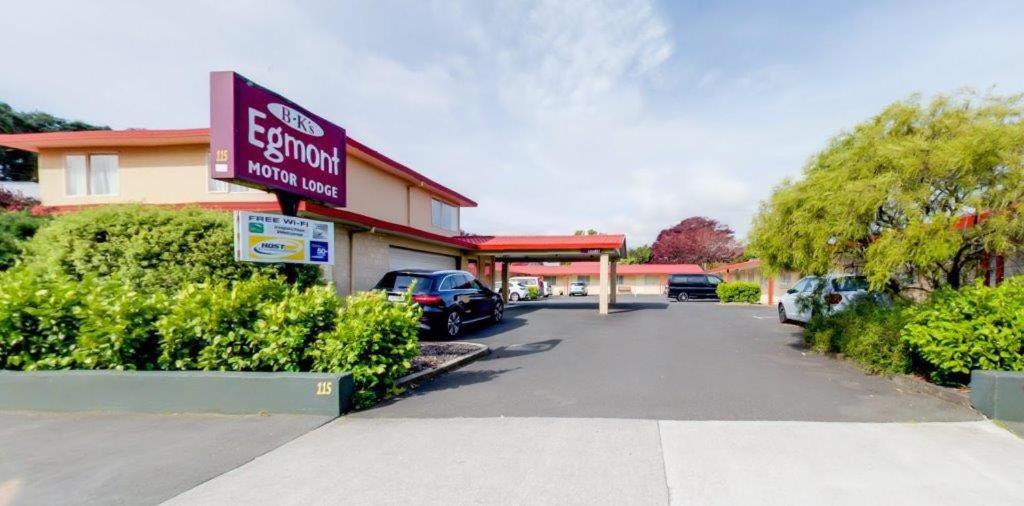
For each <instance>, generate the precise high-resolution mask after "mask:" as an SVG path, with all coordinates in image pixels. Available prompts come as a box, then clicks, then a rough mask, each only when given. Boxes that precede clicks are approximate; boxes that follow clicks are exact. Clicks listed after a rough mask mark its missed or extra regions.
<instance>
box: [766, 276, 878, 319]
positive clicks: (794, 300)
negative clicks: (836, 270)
mask: <svg viewBox="0 0 1024 506" xmlns="http://www.w3.org/2000/svg"><path fill="white" fill-rule="evenodd" d="M867 294H868V279H867V278H866V277H864V276H856V275H851V274H830V275H828V276H823V277H817V276H807V277H806V278H803V279H801V280H800V281H797V283H796V284H795V285H793V288H790V289H789V290H786V294H785V295H783V296H782V297H779V306H778V311H779V321H780V322H782V323H788V322H801V323H807V322H808V321H809V320H810V319H811V313H812V306H813V304H814V301H813V298H814V297H815V296H817V297H818V303H820V304H822V307H823V308H824V309H825V310H826V311H828V312H834V311H842V310H843V309H845V308H846V307H847V306H848V305H849V304H850V302H852V301H853V300H854V299H856V298H857V297H862V296H864V295H867Z"/></svg>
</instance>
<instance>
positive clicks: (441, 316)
mask: <svg viewBox="0 0 1024 506" xmlns="http://www.w3.org/2000/svg"><path fill="white" fill-rule="evenodd" d="M377 290H384V291H386V292H388V295H389V297H391V296H400V295H401V294H403V293H405V292H407V291H410V290H411V291H412V300H414V301H416V303H418V304H419V305H420V306H421V307H422V308H423V318H422V319H420V328H421V329H423V330H428V331H430V332H432V333H434V334H437V335H439V336H442V337H445V338H455V337H457V336H458V335H459V333H460V332H462V328H463V326H465V325H467V324H470V323H475V322H480V321H490V322H493V323H498V322H500V321H501V317H502V315H503V314H504V311H505V305H504V304H503V303H502V301H501V295H498V294H497V293H495V292H494V290H491V289H490V288H487V287H486V286H484V285H483V283H480V282H479V281H477V280H476V279H475V278H473V275H472V274H470V273H468V272H465V271H431V270H425V269H406V270H400V271H391V272H389V273H387V274H385V275H384V277H383V278H381V280H380V282H379V283H377Z"/></svg>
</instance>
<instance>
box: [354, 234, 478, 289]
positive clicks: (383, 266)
mask: <svg viewBox="0 0 1024 506" xmlns="http://www.w3.org/2000/svg"><path fill="white" fill-rule="evenodd" d="M346 234H347V232H346ZM346 244H347V237H346ZM391 246H399V247H402V248H408V249H414V250H418V251H426V252H428V253H439V254H442V255H449V256H454V257H461V254H462V252H461V251H460V250H458V249H455V248H446V247H443V246H436V245H434V244H431V243H424V242H421V241H416V240H413V239H407V238H404V237H398V236H392V235H387V234H379V233H374V232H358V231H357V232H353V234H352V253H351V257H350V258H351V259H352V262H353V264H352V273H353V283H352V288H354V289H355V291H360V290H369V289H371V288H373V287H374V286H376V285H377V282H378V281H380V278H381V277H382V276H384V274H385V273H387V272H388V271H389V270H390V253H389V248H390V247H391ZM339 248H340V246H339ZM341 266H342V264H341V263H339V262H337V257H335V266H334V267H335V269H338V268H341ZM462 267H463V268H465V266H464V265H463V266H462ZM335 279H338V278H337V275H336V277H335ZM336 282H337V281H336ZM338 292H339V293H341V294H343V295H344V294H347V293H349V291H348V286H347V284H346V285H345V286H342V285H341V284H340V283H339V284H338Z"/></svg>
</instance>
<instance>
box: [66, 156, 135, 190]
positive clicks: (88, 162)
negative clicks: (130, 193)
mask: <svg viewBox="0 0 1024 506" xmlns="http://www.w3.org/2000/svg"><path fill="white" fill-rule="evenodd" d="M72 156H81V157H82V158H85V181H84V185H85V191H84V192H83V193H77V194H71V193H70V192H69V191H68V190H69V189H70V188H69V187H68V158H69V157H72ZM94 156H113V157H114V158H115V159H116V161H117V165H116V166H115V168H114V185H113V186H114V191H113V192H112V193H93V191H92V157H94ZM63 168H64V196H65V197H116V196H118V195H120V194H121V154H120V153H117V152H111V151H96V152H75V153H64V165H63Z"/></svg>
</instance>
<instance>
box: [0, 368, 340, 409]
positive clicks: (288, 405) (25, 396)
mask: <svg viewBox="0 0 1024 506" xmlns="http://www.w3.org/2000/svg"><path fill="white" fill-rule="evenodd" d="M353 388H354V384H353V380H352V374H351V373H348V372H343V373H312V372H299V373H290V372H235V371H116V370H57V371H0V409H11V410H24V411H129V412H142V413H222V414H257V413H261V412H267V413H297V414H315V415H328V416H332V417H336V416H340V415H341V414H342V413H345V412H346V411H348V409H349V404H350V402H351V399H352V392H353Z"/></svg>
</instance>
